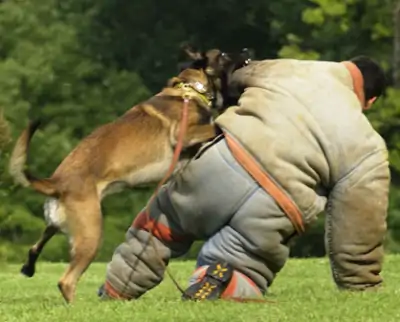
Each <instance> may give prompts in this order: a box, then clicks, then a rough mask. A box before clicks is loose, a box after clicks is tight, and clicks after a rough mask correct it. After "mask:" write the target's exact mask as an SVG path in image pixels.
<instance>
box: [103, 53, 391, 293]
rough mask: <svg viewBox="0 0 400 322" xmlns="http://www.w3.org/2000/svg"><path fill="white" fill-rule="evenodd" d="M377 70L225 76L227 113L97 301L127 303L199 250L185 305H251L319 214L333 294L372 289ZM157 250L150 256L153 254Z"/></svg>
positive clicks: (380, 156)
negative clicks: (232, 301) (232, 91)
mask: <svg viewBox="0 0 400 322" xmlns="http://www.w3.org/2000/svg"><path fill="white" fill-rule="evenodd" d="M384 86H385V77H384V73H383V71H382V69H381V68H380V67H379V66H378V65H377V64H376V63H375V62H374V61H372V60H371V59H369V58H367V57H356V58H354V59H352V60H351V61H346V62H341V63H337V62H322V61H301V60H293V59H278V60H265V61H257V62H252V63H250V65H248V66H247V67H244V68H241V69H239V70H238V71H236V72H235V73H234V76H233V85H232V88H236V89H239V92H242V90H244V91H243V93H242V95H241V96H240V99H239V101H238V105H237V106H233V107H231V108H229V109H228V110H227V111H226V112H225V113H223V114H222V115H221V116H219V117H218V118H217V119H216V124H217V125H218V126H219V127H220V128H221V130H222V131H223V133H224V135H221V136H220V137H218V138H217V139H216V140H214V142H212V143H211V144H209V145H208V146H206V147H205V148H204V149H203V150H202V152H201V154H200V156H199V157H197V158H196V159H195V160H193V161H192V162H191V163H190V165H189V166H188V167H187V168H186V169H185V170H184V171H183V172H182V173H181V174H179V175H178V176H177V177H176V179H175V180H173V181H171V182H170V183H169V184H167V185H165V186H164V187H163V188H162V189H161V190H160V191H159V193H158V195H157V197H156V198H155V200H154V201H153V202H151V203H150V204H149V205H148V207H149V213H150V217H151V220H150V221H151V224H154V225H155V231H154V243H149V242H148V237H149V233H148V230H149V227H151V224H149V222H148V221H146V215H145V212H144V211H143V212H142V213H140V214H139V215H138V216H137V218H136V220H135V221H134V223H133V225H132V227H131V228H130V229H129V230H128V232H127V235H126V241H125V242H124V243H123V244H121V245H120V246H119V247H118V248H117V249H116V251H115V253H114V255H113V258H112V261H111V262H110V263H109V265H108V269H107V278H106V283H105V284H104V288H103V290H102V292H101V296H102V297H103V298H115V299H117V298H119V299H136V298H139V297H140V296H141V295H142V294H144V293H145V292H146V291H148V290H150V289H151V288H153V287H155V286H156V285H157V284H159V283H160V282H161V281H162V279H163V274H164V269H165V267H164V266H163V265H162V264H161V263H160V259H159V257H161V258H162V261H163V262H164V263H165V264H166V265H167V264H168V261H169V260H170V258H175V257H178V256H180V255H183V254H184V253H185V252H187V251H188V250H189V248H190V246H191V244H192V242H193V241H194V240H200V239H202V240H206V243H205V244H204V246H203V248H202V249H201V251H200V254H199V260H198V268H197V270H196V271H195V273H194V274H193V276H192V279H191V282H190V286H189V288H188V289H187V290H186V295H185V296H184V298H189V299H194V300H199V299H215V298H220V297H223V298H227V297H236V298H251V297H258V296H262V295H263V294H264V293H265V292H266V290H267V288H268V287H270V286H271V284H272V282H273V281H274V278H275V277H276V274H277V273H278V272H279V271H280V270H281V269H282V267H283V266H284V264H285V262H286V260H287V258H288V255H289V249H288V241H289V240H290V239H291V238H292V237H294V236H295V235H296V234H299V233H302V232H303V231H304V230H305V229H307V227H309V226H310V225H311V224H312V223H313V222H314V221H315V219H316V217H317V215H318V214H320V213H321V212H322V211H325V212H326V216H327V220H326V247H327V250H328V253H329V258H330V263H331V269H332V274H333V279H334V281H335V282H336V284H337V285H338V287H340V288H342V289H351V290H366V289H371V288H374V287H377V286H379V285H380V284H381V283H382V277H381V276H380V272H381V268H382V260H383V255H384V254H383V245H382V242H383V239H384V235H385V232H386V215H387V206H388V192H389V183H390V173H389V165H388V152H387V149H386V145H385V142H384V141H383V139H382V138H381V137H380V136H379V134H378V133H377V132H376V131H374V129H373V128H372V126H371V125H370V123H369V122H368V120H367V118H366V117H365V116H364V115H363V110H367V109H369V108H370V107H371V106H372V104H373V102H374V101H375V100H376V99H377V98H378V97H379V96H381V95H382V94H383V92H384ZM154 246H156V249H154Z"/></svg>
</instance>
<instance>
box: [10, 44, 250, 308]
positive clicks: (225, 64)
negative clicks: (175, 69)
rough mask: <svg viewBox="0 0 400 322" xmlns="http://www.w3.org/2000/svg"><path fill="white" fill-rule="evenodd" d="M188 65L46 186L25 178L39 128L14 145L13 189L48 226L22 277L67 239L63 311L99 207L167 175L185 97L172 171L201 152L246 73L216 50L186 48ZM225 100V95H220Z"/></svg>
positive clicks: (93, 236)
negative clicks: (40, 201) (38, 209)
mask: <svg viewBox="0 0 400 322" xmlns="http://www.w3.org/2000/svg"><path fill="white" fill-rule="evenodd" d="M184 52H185V53H186V55H187V56H188V57H189V59H190V60H189V65H188V66H187V68H185V69H183V70H182V71H181V72H180V73H179V75H178V76H176V77H172V78H171V79H170V80H169V81H168V82H167V85H166V86H165V87H164V88H163V89H162V91H161V92H160V93H159V94H157V95H155V96H153V97H151V98H149V99H148V100H147V101H145V102H142V103H140V104H138V105H136V106H134V107H132V108H131V109H130V110H128V111H127V112H126V113H125V114H124V115H122V116H121V117H120V118H119V119H117V120H115V121H114V122H111V123H108V124H105V125H102V126H100V127H99V128H97V129H96V130H94V131H93V132H92V133H91V134H90V135H88V136H87V137H86V138H84V139H83V140H82V141H81V142H80V143H79V144H78V145H77V146H76V147H75V149H73V150H72V152H70V153H69V155H68V156H67V157H66V158H65V159H64V160H63V161H62V162H61V164H60V165H59V166H58V168H57V169H56V170H55V172H54V173H53V175H52V176H51V177H50V178H46V179H38V178H35V177H33V176H32V175H31V174H30V173H29V171H25V170H24V169H25V165H26V159H27V154H28V149H29V143H30V140H31V138H32V136H33V135H34V133H35V131H36V129H37V128H38V126H39V124H40V123H39V122H36V121H35V122H30V123H29V125H28V127H27V128H26V129H25V130H24V131H23V132H22V133H21V135H20V136H19V138H18V139H17V141H16V144H15V146H14V150H13V152H12V155H11V157H10V161H9V172H10V174H11V176H12V177H13V179H14V181H15V182H16V183H19V184H21V185H23V186H25V187H28V186H30V187H32V188H33V189H34V190H36V191H37V192H39V193H41V194H44V195H46V196H48V198H47V199H46V201H45V204H44V217H45V220H46V222H47V226H46V228H45V230H44V232H43V234H42V236H41V238H40V239H39V240H38V241H37V242H36V243H35V245H33V246H32V247H31V248H30V250H29V252H28V259H27V261H26V263H25V264H24V265H23V267H22V269H21V272H22V273H23V274H24V275H26V276H27V277H32V276H34V274H35V263H36V261H37V259H38V257H39V255H40V253H41V251H42V250H43V248H44V246H45V245H46V243H47V242H48V241H49V240H50V239H51V238H52V237H53V236H54V235H55V234H56V233H60V232H61V233H63V234H66V235H67V236H69V242H70V253H71V259H70V262H69V266H68V268H67V270H66V271H65V273H64V275H63V276H62V277H61V278H60V280H59V281H58V288H59V290H60V292H61V294H62V296H63V298H64V299H65V301H66V302H67V303H70V302H72V301H73V299H74V296H75V290H76V287H77V284H78V281H79V279H80V278H81V276H82V274H83V273H84V272H85V271H86V269H87V268H88V267H89V266H90V264H91V262H92V261H93V259H94V258H95V256H96V254H97V251H98V248H99V247H100V244H101V238H102V225H103V220H102V213H101V201H102V199H103V198H104V197H105V196H106V195H109V194H112V193H116V192H118V191H121V190H122V189H124V188H125V187H138V186H140V185H145V184H151V183H155V182H157V181H159V180H161V178H163V176H164V175H165V174H166V172H167V170H168V167H169V165H170V163H171V160H172V158H173V152H174V147H175V146H176V144H177V134H178V128H179V125H180V122H181V114H182V108H183V97H186V98H190V100H189V103H188V122H187V131H186V135H185V137H184V139H183V150H182V155H181V158H180V160H179V163H178V166H177V167H176V168H177V169H179V168H180V166H182V164H184V163H185V162H187V161H189V160H190V158H191V157H192V156H194V154H195V153H196V151H197V150H198V148H199V147H200V146H201V145H202V144H203V143H205V142H207V141H209V140H211V139H213V138H214V137H215V136H216V129H215V127H214V125H213V124H212V110H213V109H217V110H223V108H224V107H226V104H224V102H223V93H222V92H223V90H224V87H226V84H224V82H225V81H226V80H227V79H228V77H229V76H228V75H227V74H228V73H230V72H232V71H233V70H234V69H235V68H238V67H240V66H243V65H246V64H247V62H248V61H249V57H248V56H247V55H246V52H244V54H241V55H236V57H235V58H234V59H233V58H231V56H233V55H231V56H230V55H229V54H225V53H223V52H221V51H220V50H218V49H212V50H209V51H207V52H204V53H200V52H196V51H194V50H193V48H192V47H190V46H185V47H184ZM221 93H222V94H221Z"/></svg>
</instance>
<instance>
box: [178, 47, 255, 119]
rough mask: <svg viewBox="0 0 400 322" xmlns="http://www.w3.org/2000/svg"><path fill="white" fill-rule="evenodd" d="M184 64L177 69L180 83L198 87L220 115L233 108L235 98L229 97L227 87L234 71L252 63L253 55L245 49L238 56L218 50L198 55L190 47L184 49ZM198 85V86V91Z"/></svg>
mask: <svg viewBox="0 0 400 322" xmlns="http://www.w3.org/2000/svg"><path fill="white" fill-rule="evenodd" d="M182 50H183V52H184V53H185V56H186V58H187V61H186V62H184V63H181V64H180V65H179V68H180V74H179V76H178V78H179V79H183V80H184V81H186V82H197V83H201V85H203V87H204V88H202V90H203V91H205V92H206V93H207V95H208V97H209V98H210V101H211V105H212V107H213V108H214V109H216V110H217V111H218V112H222V111H223V110H225V109H226V108H227V107H229V106H230V105H232V104H234V103H235V102H236V100H237V98H233V97H231V96H230V95H229V90H228V88H229V83H230V79H231V76H232V74H233V72H234V71H235V70H237V69H238V68H241V67H243V66H246V65H247V64H248V63H249V62H250V61H251V59H252V56H253V53H252V51H250V50H248V49H247V48H244V49H243V50H242V51H241V52H238V53H227V52H223V51H221V50H219V49H210V50H208V51H205V52H201V51H198V50H196V49H194V48H193V47H192V46H190V45H187V44H186V45H183V46H182ZM201 85H199V84H198V86H199V87H201Z"/></svg>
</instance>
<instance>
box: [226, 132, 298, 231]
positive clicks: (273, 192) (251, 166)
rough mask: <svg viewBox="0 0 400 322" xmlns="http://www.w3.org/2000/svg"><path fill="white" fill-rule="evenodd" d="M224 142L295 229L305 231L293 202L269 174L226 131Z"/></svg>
mask: <svg viewBox="0 0 400 322" xmlns="http://www.w3.org/2000/svg"><path fill="white" fill-rule="evenodd" d="M224 135H225V138H226V142H227V144H228V147H229V149H230V151H231V152H232V155H233V156H234V157H235V159H236V160H237V161H238V162H239V163H240V165H241V166H242V167H243V168H244V169H245V170H246V171H247V172H248V173H249V174H250V175H251V176H252V177H253V178H254V180H256V181H257V182H258V183H259V184H260V186H261V187H263V189H264V190H265V191H266V192H267V193H268V194H269V195H270V196H271V197H272V198H274V200H275V202H276V203H277V204H278V205H279V206H280V207H281V208H282V210H283V211H284V212H285V214H286V216H288V218H289V219H290V221H291V222H292V224H293V226H294V228H295V229H296V231H297V232H298V233H299V234H301V233H303V232H304V231H305V228H304V223H303V217H302V215H301V212H300V210H299V209H298V208H297V206H296V205H295V203H294V202H293V201H292V200H291V199H290V198H289V197H288V196H287V195H286V194H285V193H284V191H283V190H282V189H281V188H280V187H278V186H277V185H276V184H275V183H274V181H273V180H272V179H271V178H270V176H269V175H268V174H267V173H266V172H265V171H263V169H262V168H261V167H260V166H259V164H258V163H257V161H256V160H255V159H254V158H253V157H252V156H251V155H250V154H249V153H248V152H247V151H246V150H245V149H243V147H242V146H241V145H240V144H239V143H237V142H236V140H234V139H233V138H232V137H231V136H230V135H229V134H228V133H226V132H224Z"/></svg>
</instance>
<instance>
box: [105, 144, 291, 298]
mask: <svg viewBox="0 0 400 322" xmlns="http://www.w3.org/2000/svg"><path fill="white" fill-rule="evenodd" d="M148 206H149V210H150V217H151V219H152V220H155V219H156V220H157V224H155V225H156V229H155V232H154V235H155V237H154V239H153V240H154V243H155V245H156V248H157V249H156V250H155V249H154V248H153V244H152V243H149V242H148V239H149V233H148V230H149V222H148V221H146V218H144V215H143V213H141V214H139V215H138V217H137V218H136V220H135V222H134V224H133V226H132V227H130V228H129V230H128V232H127V234H126V241H125V242H124V243H122V244H121V245H120V246H119V247H118V248H117V249H116V250H115V252H114V255H113V258H112V260H111V262H110V263H109V264H108V268H107V276H106V291H107V292H108V293H109V295H110V296H111V297H114V298H118V297H120V298H126V299H133V298H139V297H140V296H141V295H142V294H144V293H145V292H146V291H148V290H150V289H151V288H153V287H155V286H156V285H158V284H159V283H160V282H161V281H162V279H163V276H164V266H163V265H162V264H161V263H160V260H159V257H157V255H156V251H157V253H158V254H159V256H160V257H161V258H162V260H163V262H164V263H165V264H166V265H167V264H168V261H169V260H170V259H171V258H176V257H178V256H181V255H183V254H185V253H186V252H187V251H188V250H189V248H190V246H191V245H192V243H193V241H195V240H206V243H205V245H204V246H203V248H202V249H201V252H200V259H201V261H202V262H203V263H204V264H206V263H210V262H212V261H215V260H223V261H228V262H229V263H230V264H232V265H233V266H234V267H235V269H236V270H237V271H239V272H241V273H243V274H245V275H246V276H247V277H249V278H250V279H251V280H252V281H254V283H255V284H256V285H257V286H258V287H259V289H260V290H261V291H262V292H265V290H266V289H267V286H269V285H271V283H272V281H273V280H274V278H275V275H276V273H278V272H279V271H280V270H281V268H282V267H283V265H284V264H285V262H286V260H287V258H288V255H289V249H288V247H287V241H288V239H289V238H290V237H291V236H293V234H294V228H293V225H292V224H291V222H290V220H289V219H288V218H287V217H286V216H285V215H284V213H283V212H282V211H281V209H280V208H279V207H278V206H277V205H276V203H275V201H274V200H273V199H272V198H271V197H270V196H269V195H268V194H267V193H266V192H265V191H264V190H263V189H262V188H261V187H260V186H259V185H258V184H257V183H256V182H254V180H253V179H252V178H251V177H250V175H249V174H248V173H247V172H246V171H245V170H244V169H243V168H242V167H241V166H240V165H239V164H238V163H237V161H236V160H235V159H234V158H233V156H232V155H231V153H230V151H229V149H228V147H227V145H226V143H225V140H224V139H221V140H218V141H216V142H214V143H213V144H210V145H209V146H208V147H207V148H206V149H204V151H203V153H202V154H201V156H200V157H199V158H197V159H195V160H193V161H192V162H191V163H190V164H189V166H188V167H187V168H186V169H185V170H184V171H182V172H181V173H180V174H179V175H177V176H176V178H175V179H174V180H173V181H171V182H170V183H168V184H166V185H165V186H164V187H163V188H162V189H160V191H159V193H158V195H157V197H156V198H155V199H154V201H153V202H151V203H150V204H149V205H148ZM203 263H202V264H203Z"/></svg>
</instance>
